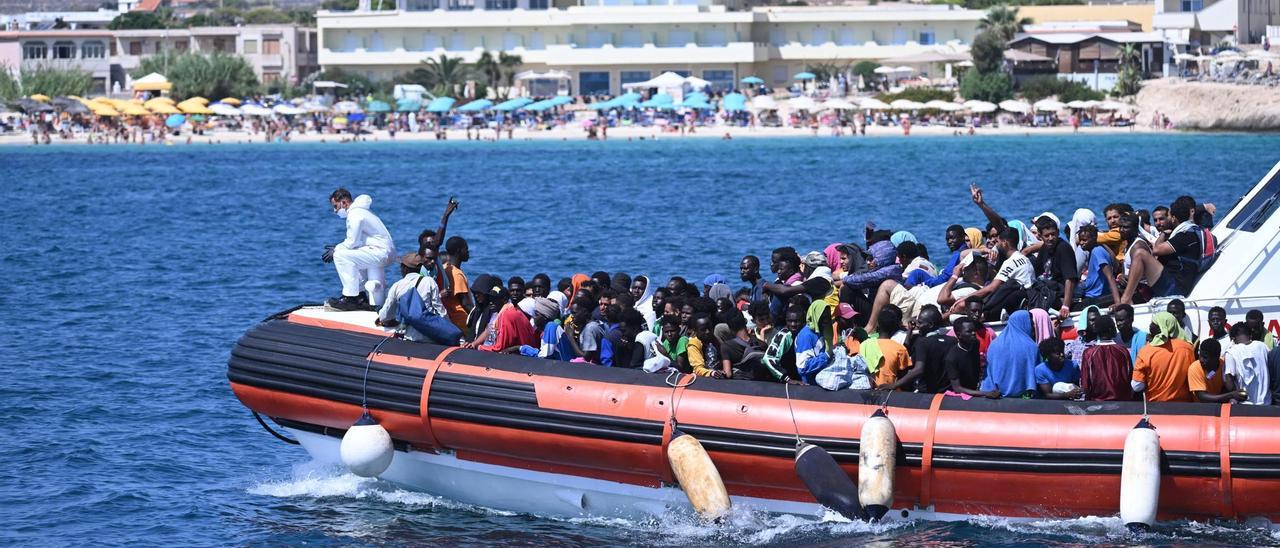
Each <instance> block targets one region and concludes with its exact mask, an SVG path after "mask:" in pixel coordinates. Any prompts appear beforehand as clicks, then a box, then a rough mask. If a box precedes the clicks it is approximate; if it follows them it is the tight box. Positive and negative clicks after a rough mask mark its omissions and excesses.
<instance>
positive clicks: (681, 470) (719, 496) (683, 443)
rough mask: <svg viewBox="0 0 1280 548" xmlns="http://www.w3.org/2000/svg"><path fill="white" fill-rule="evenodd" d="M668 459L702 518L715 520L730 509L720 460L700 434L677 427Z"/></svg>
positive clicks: (669, 448)
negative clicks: (718, 466) (715, 459)
mask: <svg viewBox="0 0 1280 548" xmlns="http://www.w3.org/2000/svg"><path fill="white" fill-rule="evenodd" d="M667 461H668V462H669V463H670V464H671V471H672V472H674V473H675V476H676V481H677V482H679V483H680V488H681V489H683V490H684V494H685V496H687V497H689V504H691V505H692V506H693V509H694V510H695V511H697V512H698V515H699V516H700V517H702V519H705V520H708V521H714V520H717V519H720V518H721V517H723V516H724V515H725V514H727V513H728V512H729V509H730V506H731V503H730V502H729V491H728V490H726V489H725V488H724V480H722V479H720V471H719V470H716V464H715V463H714V462H712V461H711V456H710V455H708V454H707V450H706V449H703V447H702V443H700V442H699V441H698V439H697V438H695V437H693V436H690V435H688V434H686V433H684V432H682V431H680V429H678V428H673V429H672V431H671V442H670V443H668V444H667Z"/></svg>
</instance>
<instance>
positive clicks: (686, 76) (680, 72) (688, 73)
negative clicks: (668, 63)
mask: <svg viewBox="0 0 1280 548" xmlns="http://www.w3.org/2000/svg"><path fill="white" fill-rule="evenodd" d="M662 72H674V73H676V74H679V75H680V76H683V77H685V78H688V77H689V75H690V74H693V73H692V72H689V71H687V70H664V71H662Z"/></svg>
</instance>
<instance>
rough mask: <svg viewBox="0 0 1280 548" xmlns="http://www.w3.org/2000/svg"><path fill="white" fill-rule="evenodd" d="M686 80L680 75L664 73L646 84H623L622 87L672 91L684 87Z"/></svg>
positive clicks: (645, 82)
mask: <svg viewBox="0 0 1280 548" xmlns="http://www.w3.org/2000/svg"><path fill="white" fill-rule="evenodd" d="M684 80H685V78H684V76H680V75H679V74H676V73H674V72H664V73H662V74H659V75H658V77H657V78H654V79H652V80H647V81H644V82H632V83H630V84H622V87H624V88H627V89H635V88H640V89H647V88H658V89H671V88H678V87H682V86H684Z"/></svg>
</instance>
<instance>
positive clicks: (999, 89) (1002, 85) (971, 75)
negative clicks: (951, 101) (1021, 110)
mask: <svg viewBox="0 0 1280 548" xmlns="http://www.w3.org/2000/svg"><path fill="white" fill-rule="evenodd" d="M1012 90H1013V82H1012V81H1010V80H1009V75H1008V74H1005V73H1003V72H979V71H977V70H970V71H967V72H965V74H964V79H962V80H960V95H961V96H962V97H964V98H965V99H977V100H979V101H988V102H992V103H998V102H1000V101H1003V100H1005V99H1009V98H1010V97H1013V92H1012Z"/></svg>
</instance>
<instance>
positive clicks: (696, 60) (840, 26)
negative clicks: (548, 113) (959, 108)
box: [316, 0, 983, 94]
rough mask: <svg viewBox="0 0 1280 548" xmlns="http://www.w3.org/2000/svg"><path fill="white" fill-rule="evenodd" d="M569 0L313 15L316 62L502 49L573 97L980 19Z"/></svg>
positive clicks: (847, 53) (782, 65)
mask: <svg viewBox="0 0 1280 548" xmlns="http://www.w3.org/2000/svg"><path fill="white" fill-rule="evenodd" d="M387 1H390V0H387ZM581 1H582V3H581V4H580V5H578V4H573V5H569V4H566V3H564V0H556V3H555V4H554V5H549V4H548V0H397V4H396V8H397V9H396V10H394V11H370V10H367V9H357V10H356V11H354V12H335V11H321V12H319V13H318V14H317V17H316V20H317V26H318V27H319V31H320V51H319V61H320V65H321V67H322V68H324V69H330V68H341V69H344V70H348V71H353V72H356V73H359V74H363V75H365V76H367V77H370V78H373V79H379V80H391V79H395V78H396V76H397V75H399V74H402V73H404V72H407V71H410V70H413V69H414V68H418V67H420V66H421V63H422V61H423V60H424V59H426V58H428V57H433V58H434V57H438V56H440V55H441V54H444V55H448V56H450V57H460V58H462V59H463V60H464V61H466V62H474V61H475V60H476V59H477V58H478V57H479V56H480V54H481V53H483V52H485V51H491V52H493V51H502V52H507V53H513V54H517V55H520V56H521V58H522V60H523V65H522V66H521V69H522V70H534V71H546V70H557V71H562V72H565V73H567V74H568V75H569V76H570V78H571V80H570V82H571V84H570V86H569V87H570V89H571V92H572V93H573V94H617V93H619V92H620V91H621V86H622V84H626V83H630V82H641V81H645V80H648V79H650V78H652V77H654V76H657V75H658V74H660V73H662V72H663V71H674V72H677V73H679V74H682V75H694V76H698V77H701V78H703V79H705V80H708V81H710V82H712V84H713V86H715V87H717V88H725V87H729V86H732V85H734V83H735V82H737V81H738V79H740V78H742V77H745V76H748V75H755V76H758V77H760V78H763V79H764V80H765V81H766V82H767V83H769V84H770V85H775V86H776V85H782V84H786V83H788V82H791V77H792V75H794V74H795V73H797V72H801V71H803V70H805V67H806V66H807V65H811V64H836V65H840V66H844V65H849V64H852V63H856V62H858V61H861V60H882V59H887V58H893V57H903V56H907V55H913V54H918V53H924V52H929V51H938V52H943V53H957V52H964V51H967V49H968V44H969V43H970V42H971V41H972V39H973V36H974V35H975V34H976V28H977V23H978V21H979V20H981V19H982V17H983V12H981V11H976V10H965V9H959V8H955V7H954V6H949V5H936V6H934V5H914V4H897V3H894V4H881V5H878V6H865V7H769V8H753V9H750V10H739V9H732V7H731V6H726V5H723V4H720V3H713V0H654V1H662V2H663V3H662V4H660V5H654V4H651V3H650V0H581ZM668 1H669V2H670V3H666V2H668ZM362 7H363V6H362Z"/></svg>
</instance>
